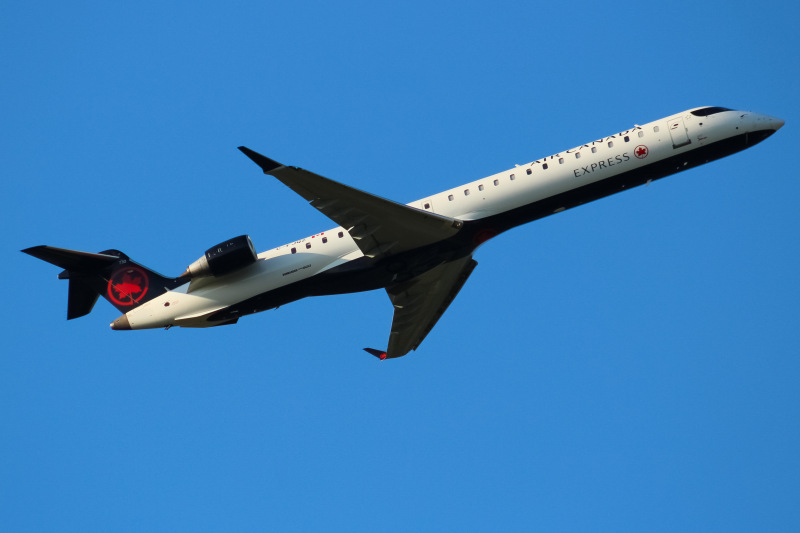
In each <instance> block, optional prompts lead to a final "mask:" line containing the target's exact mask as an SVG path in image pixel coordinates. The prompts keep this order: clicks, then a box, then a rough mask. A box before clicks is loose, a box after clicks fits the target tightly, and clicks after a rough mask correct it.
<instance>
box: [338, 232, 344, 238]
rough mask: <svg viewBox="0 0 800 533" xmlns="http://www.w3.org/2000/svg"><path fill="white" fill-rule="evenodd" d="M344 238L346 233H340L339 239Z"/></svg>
mask: <svg viewBox="0 0 800 533" xmlns="http://www.w3.org/2000/svg"><path fill="white" fill-rule="evenodd" d="M342 237H344V232H343V231H340V232H339V238H340V239H341V238H342Z"/></svg>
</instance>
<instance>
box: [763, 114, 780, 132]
mask: <svg viewBox="0 0 800 533" xmlns="http://www.w3.org/2000/svg"><path fill="white" fill-rule="evenodd" d="M758 122H760V123H761V124H762V125H764V126H766V127H767V129H770V130H772V131H778V130H779V129H781V128H782V127H783V125H784V124H786V122H784V121H783V120H782V119H779V118H778V117H771V116H769V115H759V117H758Z"/></svg>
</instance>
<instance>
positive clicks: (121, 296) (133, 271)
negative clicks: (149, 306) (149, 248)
mask: <svg viewBox="0 0 800 533" xmlns="http://www.w3.org/2000/svg"><path fill="white" fill-rule="evenodd" d="M149 285H150V279H149V277H148V276H147V272H145V271H144V270H143V269H142V268H139V267H137V266H127V267H123V268H120V269H119V270H117V271H116V272H114V273H113V274H112V275H111V279H109V280H108V297H109V299H110V300H111V301H112V302H113V303H115V304H116V305H122V306H129V305H135V304H136V303H138V302H139V301H140V300H141V299H142V298H144V295H145V294H147V288H148V287H149Z"/></svg>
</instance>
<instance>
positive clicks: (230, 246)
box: [183, 235, 258, 278]
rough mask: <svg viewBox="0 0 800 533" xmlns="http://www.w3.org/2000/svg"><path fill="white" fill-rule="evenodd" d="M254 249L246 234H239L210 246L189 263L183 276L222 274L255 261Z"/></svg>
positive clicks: (197, 276)
mask: <svg viewBox="0 0 800 533" xmlns="http://www.w3.org/2000/svg"><path fill="white" fill-rule="evenodd" d="M257 259H258V257H257V256H256V249H255V248H254V247H253V241H251V240H250V237H248V236H247V235H240V236H238V237H234V238H233V239H229V240H227V241H225V242H221V243H219V244H218V245H216V246H212V247H211V248H209V249H208V250H206V253H205V255H204V256H203V257H201V258H200V259H198V260H197V261H195V262H194V263H192V264H191V265H189V268H187V269H186V272H184V274H183V275H184V276H189V277H191V278H200V277H203V276H215V277H218V276H224V275H225V274H230V273H231V272H235V271H237V270H240V269H242V268H244V267H246V266H249V265H252V264H253V263H255V262H256V260H257Z"/></svg>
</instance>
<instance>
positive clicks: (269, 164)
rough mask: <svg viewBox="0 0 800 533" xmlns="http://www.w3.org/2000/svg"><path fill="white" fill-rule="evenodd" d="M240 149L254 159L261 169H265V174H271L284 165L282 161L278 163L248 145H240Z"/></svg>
mask: <svg viewBox="0 0 800 533" xmlns="http://www.w3.org/2000/svg"><path fill="white" fill-rule="evenodd" d="M239 151H240V152H242V153H243V154H244V155H246V156H247V157H249V158H250V159H251V160H252V161H253V163H255V164H256V165H258V166H260V167H261V170H263V171H264V174H269V173H270V172H272V171H273V170H275V169H276V168H280V167H282V166H284V165H282V164H281V163H278V162H277V161H275V160H272V159H270V158H269V157H266V156H263V155H261V154H259V153H258V152H256V151H254V150H251V149H250V148H248V147H246V146H239Z"/></svg>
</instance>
